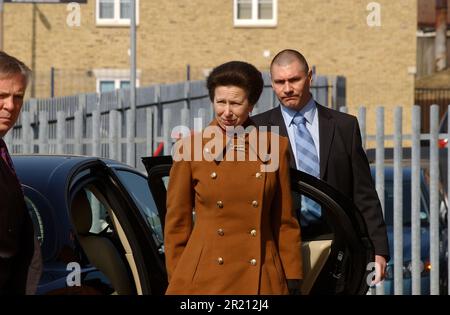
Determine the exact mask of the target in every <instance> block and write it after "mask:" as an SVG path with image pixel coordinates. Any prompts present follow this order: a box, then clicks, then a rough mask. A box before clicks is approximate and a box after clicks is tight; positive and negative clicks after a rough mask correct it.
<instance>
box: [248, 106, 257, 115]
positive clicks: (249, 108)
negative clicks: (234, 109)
mask: <svg viewBox="0 0 450 315" xmlns="http://www.w3.org/2000/svg"><path fill="white" fill-rule="evenodd" d="M253 108H255V105H250V106H249V107H248V112H249V113H251V112H252V111H253Z"/></svg>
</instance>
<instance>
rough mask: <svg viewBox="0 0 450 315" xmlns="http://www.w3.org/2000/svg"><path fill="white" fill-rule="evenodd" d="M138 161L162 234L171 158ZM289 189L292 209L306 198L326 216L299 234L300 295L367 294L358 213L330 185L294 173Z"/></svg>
mask: <svg viewBox="0 0 450 315" xmlns="http://www.w3.org/2000/svg"><path fill="white" fill-rule="evenodd" d="M142 160H143V163H144V165H145V167H146V169H147V173H148V184H149V188H150V191H151V193H152V195H153V197H154V200H155V204H156V207H157V209H158V212H159V217H160V220H161V225H162V229H164V225H165V224H164V223H165V216H166V196H167V184H168V181H169V180H170V179H169V172H170V168H171V166H172V158H171V157H170V156H161V157H147V158H143V159H142ZM291 187H292V195H293V200H294V204H295V205H296V206H297V205H299V204H300V198H301V195H305V196H307V197H309V198H311V199H313V200H314V201H316V202H317V203H319V204H320V205H321V207H322V212H323V217H324V220H323V223H322V224H321V225H318V226H315V227H314V228H306V229H302V251H303V268H304V279H303V285H302V294H351V295H355V294H365V293H366V292H367V290H368V283H370V281H371V275H372V274H373V272H372V269H371V268H368V266H371V265H370V263H371V262H372V261H373V257H374V250H373V245H372V243H371V241H370V240H369V238H368V234H367V228H366V225H365V223H364V220H363V219H362V216H361V214H360V212H359V211H358V210H357V208H356V207H355V205H354V204H353V203H352V202H351V201H350V200H349V199H348V198H346V197H344V196H343V195H342V194H340V193H339V192H338V191H336V190H335V189H333V188H332V187H330V186H329V185H328V184H326V183H325V182H323V181H321V180H320V179H317V178H315V177H313V176H310V175H308V174H306V173H303V172H300V171H298V170H294V169H291ZM367 269H369V270H367Z"/></svg>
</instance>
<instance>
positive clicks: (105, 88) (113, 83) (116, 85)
mask: <svg viewBox="0 0 450 315" xmlns="http://www.w3.org/2000/svg"><path fill="white" fill-rule="evenodd" d="M129 88H130V81H129V80H119V79H116V80H99V88H98V92H99V93H104V92H111V91H114V90H117V89H129Z"/></svg>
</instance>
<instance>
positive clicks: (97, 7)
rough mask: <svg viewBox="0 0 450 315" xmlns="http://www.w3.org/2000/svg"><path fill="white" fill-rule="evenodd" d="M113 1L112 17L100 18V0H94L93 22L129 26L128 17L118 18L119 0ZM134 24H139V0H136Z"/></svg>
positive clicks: (102, 24)
mask: <svg viewBox="0 0 450 315" xmlns="http://www.w3.org/2000/svg"><path fill="white" fill-rule="evenodd" d="M113 1H114V18H112V19H105V18H100V0H95V22H96V24H97V25H100V26H129V25H130V19H121V18H120V0H113ZM136 25H139V0H136Z"/></svg>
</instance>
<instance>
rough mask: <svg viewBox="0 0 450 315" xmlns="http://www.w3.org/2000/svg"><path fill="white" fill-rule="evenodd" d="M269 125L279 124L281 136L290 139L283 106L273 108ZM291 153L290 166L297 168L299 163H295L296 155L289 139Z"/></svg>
mask: <svg viewBox="0 0 450 315" xmlns="http://www.w3.org/2000/svg"><path fill="white" fill-rule="evenodd" d="M269 125H270V126H278V127H279V128H280V129H279V131H280V136H283V137H286V138H288V139H289V135H288V132H287V128H286V124H285V123H284V118H283V114H282V113H281V107H280V105H279V106H278V107H276V108H275V109H273V110H272V112H271V114H270V120H269ZM289 154H290V159H289V164H290V165H289V166H290V167H291V168H295V169H296V168H297V164H296V163H295V155H294V152H293V151H292V147H291V142H290V141H289Z"/></svg>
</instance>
